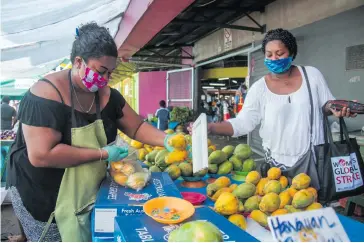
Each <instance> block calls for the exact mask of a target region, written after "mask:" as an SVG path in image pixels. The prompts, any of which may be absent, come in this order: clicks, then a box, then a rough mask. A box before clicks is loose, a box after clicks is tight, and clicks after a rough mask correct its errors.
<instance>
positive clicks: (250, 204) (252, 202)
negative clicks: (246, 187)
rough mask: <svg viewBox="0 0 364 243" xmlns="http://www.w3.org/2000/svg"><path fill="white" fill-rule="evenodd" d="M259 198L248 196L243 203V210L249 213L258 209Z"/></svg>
mask: <svg viewBox="0 0 364 243" xmlns="http://www.w3.org/2000/svg"><path fill="white" fill-rule="evenodd" d="M261 200H262V198H261V197H260V196H252V197H249V198H248V199H247V200H246V201H245V203H244V208H245V212H248V213H249V212H252V211H253V210H257V209H259V203H260V201H261Z"/></svg>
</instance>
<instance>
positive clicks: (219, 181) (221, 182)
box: [214, 176, 231, 189]
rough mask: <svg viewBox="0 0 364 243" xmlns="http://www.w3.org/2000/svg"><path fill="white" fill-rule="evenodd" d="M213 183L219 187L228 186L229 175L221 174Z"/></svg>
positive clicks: (229, 183)
mask: <svg viewBox="0 0 364 243" xmlns="http://www.w3.org/2000/svg"><path fill="white" fill-rule="evenodd" d="M214 184H216V185H217V186H218V187H219V189H220V188H223V187H228V186H230V185H231V181H230V179H229V177H226V176H221V177H219V178H217V179H216V181H215V182H214Z"/></svg>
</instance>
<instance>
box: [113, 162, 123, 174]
mask: <svg viewBox="0 0 364 243" xmlns="http://www.w3.org/2000/svg"><path fill="white" fill-rule="evenodd" d="M110 167H111V170H113V171H115V172H121V169H122V168H123V163H122V162H121V161H117V162H111V163H110Z"/></svg>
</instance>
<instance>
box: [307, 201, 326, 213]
mask: <svg viewBox="0 0 364 243" xmlns="http://www.w3.org/2000/svg"><path fill="white" fill-rule="evenodd" d="M320 208H322V205H321V203H318V202H314V203H312V204H311V205H309V206H308V207H307V208H306V209H305V210H306V211H310V210H316V209H320Z"/></svg>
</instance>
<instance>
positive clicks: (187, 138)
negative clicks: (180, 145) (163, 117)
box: [185, 134, 192, 145]
mask: <svg viewBox="0 0 364 243" xmlns="http://www.w3.org/2000/svg"><path fill="white" fill-rule="evenodd" d="M185 139H186V142H187V144H189V145H192V136H191V135H189V134H187V135H185Z"/></svg>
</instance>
